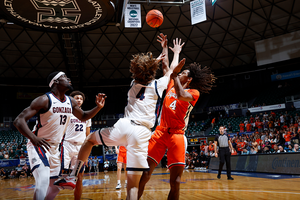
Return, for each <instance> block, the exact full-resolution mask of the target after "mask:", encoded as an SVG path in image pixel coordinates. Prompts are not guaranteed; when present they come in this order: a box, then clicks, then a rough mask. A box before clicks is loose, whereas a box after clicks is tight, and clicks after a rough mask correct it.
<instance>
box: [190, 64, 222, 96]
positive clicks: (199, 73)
mask: <svg viewBox="0 0 300 200" xmlns="http://www.w3.org/2000/svg"><path fill="white" fill-rule="evenodd" d="M186 69H188V70H189V71H190V72H189V77H192V78H193V79H192V81H191V83H190V88H193V89H197V90H199V91H200V92H201V93H209V91H210V90H211V89H212V87H215V85H213V84H214V83H215V81H216V79H217V78H216V77H215V76H214V75H213V74H212V71H211V69H210V68H208V67H206V66H205V67H203V68H201V65H200V64H198V63H191V64H190V65H189V66H188V67H186Z"/></svg>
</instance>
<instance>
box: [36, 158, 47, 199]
mask: <svg viewBox="0 0 300 200" xmlns="http://www.w3.org/2000/svg"><path fill="white" fill-rule="evenodd" d="M32 174H33V177H34V179H35V189H34V196H33V199H34V200H40V199H45V197H46V194H47V189H48V186H49V182H50V168H49V167H46V166H45V165H44V164H43V163H41V164H40V165H39V166H38V167H37V168H35V169H34V170H33V172H32Z"/></svg>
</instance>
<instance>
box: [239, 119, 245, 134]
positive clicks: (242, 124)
mask: <svg viewBox="0 0 300 200" xmlns="http://www.w3.org/2000/svg"><path fill="white" fill-rule="evenodd" d="M239 127H240V133H244V132H245V124H244V123H243V122H242V121H241V122H240V125H239Z"/></svg>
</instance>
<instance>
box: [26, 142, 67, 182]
mask: <svg viewBox="0 0 300 200" xmlns="http://www.w3.org/2000/svg"><path fill="white" fill-rule="evenodd" d="M27 152H28V157H29V163H30V169H31V171H34V170H35V169H36V168H38V167H39V166H40V165H41V164H44V165H45V166H46V167H50V178H56V177H58V176H59V174H60V172H61V165H60V152H59V144H50V149H49V151H47V150H46V152H44V151H43V149H41V148H38V147H35V146H34V145H33V144H32V143H31V142H30V141H29V142H28V143H27Z"/></svg>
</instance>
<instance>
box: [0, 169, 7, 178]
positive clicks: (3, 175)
mask: <svg viewBox="0 0 300 200" xmlns="http://www.w3.org/2000/svg"><path fill="white" fill-rule="evenodd" d="M0 178H1V180H2V179H7V178H8V172H6V171H5V169H4V168H1V170H0Z"/></svg>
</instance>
